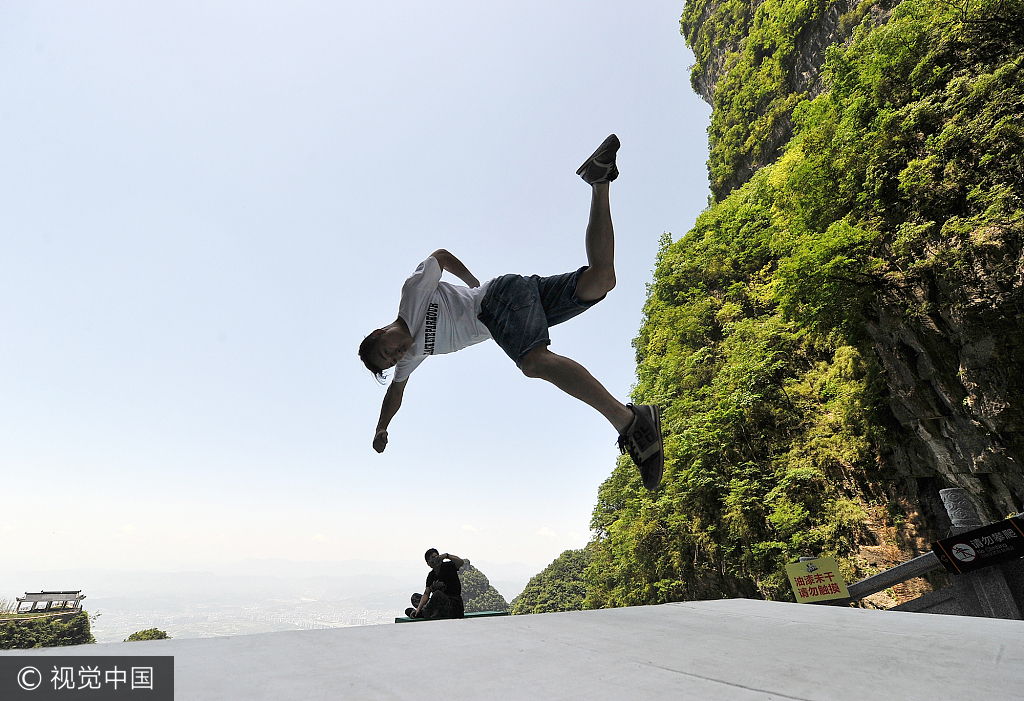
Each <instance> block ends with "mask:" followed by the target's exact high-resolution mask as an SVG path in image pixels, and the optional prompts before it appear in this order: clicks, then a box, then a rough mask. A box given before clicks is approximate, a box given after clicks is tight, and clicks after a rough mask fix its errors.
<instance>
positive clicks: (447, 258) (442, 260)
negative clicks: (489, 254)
mask: <svg viewBox="0 0 1024 701" xmlns="http://www.w3.org/2000/svg"><path fill="white" fill-rule="evenodd" d="M430 255H431V257H432V258H433V259H434V260H436V261H437V264H438V265H440V266H441V270H447V271H448V272H449V273H451V274H452V275H454V276H455V277H457V278H459V279H460V280H462V281H463V282H464V283H466V284H467V285H469V286H470V287H480V281H479V280H477V279H476V276H474V275H473V273H471V272H469V268H467V267H466V266H465V265H463V264H462V261H461V260H459V259H458V258H456V257H455V256H453V255H452V254H451V253H449V252H448V251H446V250H444V249H443V248H439V249H437V250H436V251H434V252H433V253H431V254H430Z"/></svg>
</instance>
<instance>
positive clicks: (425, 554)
mask: <svg viewBox="0 0 1024 701" xmlns="http://www.w3.org/2000/svg"><path fill="white" fill-rule="evenodd" d="M430 553H435V554H437V555H440V554H441V553H439V552H437V548H431V549H430V550H428V551H427V552H425V553H423V559H424V560H426V561H427V562H430Z"/></svg>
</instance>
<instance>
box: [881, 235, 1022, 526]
mask: <svg viewBox="0 0 1024 701" xmlns="http://www.w3.org/2000/svg"><path fill="white" fill-rule="evenodd" d="M988 253H989V255H987V256H984V257H977V258H974V260H973V261H972V262H973V265H971V266H969V267H966V266H965V267H963V268H958V269H956V270H940V271H937V272H936V273H935V274H934V275H933V276H930V279H929V280H927V282H926V284H923V285H920V286H915V287H913V288H911V289H910V290H908V291H907V293H908V294H910V295H912V296H913V299H914V302H916V304H917V306H919V307H930V309H931V311H930V312H929V313H927V314H921V315H916V316H914V317H911V318H907V316H906V315H904V314H899V313H897V312H895V311H894V309H893V307H885V306H880V307H879V308H877V310H876V314H877V316H876V317H875V318H874V319H872V320H871V321H870V322H869V323H868V326H867V331H868V333H869V335H870V338H871V343H872V345H873V347H874V350H875V353H876V354H877V357H878V358H879V360H880V362H881V364H882V366H883V367H884V369H885V376H886V378H887V381H888V395H889V406H890V408H891V410H892V413H893V416H894V417H895V418H896V420H897V421H898V422H899V425H900V426H901V427H902V429H903V431H902V435H903V437H904V441H903V442H899V443H895V444H893V445H891V446H889V447H888V450H886V451H885V454H883V456H882V458H883V459H884V460H886V461H889V462H891V463H892V465H893V467H894V468H895V469H896V471H897V472H898V473H899V474H901V475H902V477H903V479H905V480H908V481H912V482H913V483H914V484H913V485H912V486H910V491H913V492H916V493H917V497H918V499H919V500H920V501H921V504H922V507H923V511H924V515H925V517H926V519H927V521H928V522H929V523H930V525H931V526H932V530H933V531H935V532H936V533H942V534H944V532H945V530H946V529H947V528H948V522H947V519H946V516H945V510H944V509H943V508H942V507H941V505H940V504H939V503H938V500H937V491H938V489H942V488H945V487H951V486H955V487H961V488H963V489H965V490H967V491H968V493H969V494H970V495H971V497H972V500H973V501H974V503H975V505H976V506H977V507H978V511H979V513H980V514H982V515H983V518H986V519H987V520H998V519H1001V518H1003V517H1005V516H1006V515H1007V514H1010V513H1016V512H1019V511H1021V510H1022V506H1021V505H1022V503H1024V470H1022V466H1024V440H1022V439H1024V411H1022V409H1024V371H1022V369H1024V335H1022V329H1024V304H1022V302H1024V299H1022V294H1021V291H1022V289H1024V284H1022V283H1024V257H1022V251H1021V246H1020V239H1019V237H1016V238H1015V240H1005V239H1002V240H1000V241H998V242H993V244H992V246H991V250H990V251H989V252H988ZM897 309H898V307H897Z"/></svg>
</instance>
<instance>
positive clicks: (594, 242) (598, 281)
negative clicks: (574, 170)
mask: <svg viewBox="0 0 1024 701" xmlns="http://www.w3.org/2000/svg"><path fill="white" fill-rule="evenodd" d="M592 187H593V192H592V194H591V198H590V222H589V223H588V224H587V264H588V266H589V267H588V268H587V269H586V270H585V271H583V273H582V274H581V275H580V279H579V283H578V284H577V287H576V298H577V299H579V300H580V301H582V302H590V301H592V300H595V299H601V298H602V297H604V296H605V295H606V294H608V292H609V291H610V290H611V289H612V288H613V287H615V230H614V228H613V227H612V212H611V205H610V204H609V202H608V183H607V182H603V183H596V184H594V185H593V186H592Z"/></svg>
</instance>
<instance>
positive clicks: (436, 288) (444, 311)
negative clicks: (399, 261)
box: [395, 256, 491, 382]
mask: <svg viewBox="0 0 1024 701" xmlns="http://www.w3.org/2000/svg"><path fill="white" fill-rule="evenodd" d="M441 272H442V271H441V265H440V264H439V263H438V262H437V260H436V259H435V258H434V257H433V256H430V257H428V258H427V259H426V260H425V261H423V262H422V263H420V264H419V267H417V268H416V272H414V273H413V274H412V275H410V276H409V279H408V280H406V281H405V284H404V285H402V301H401V302H400V303H399V305H398V316H400V317H401V318H402V321H404V322H405V323H406V325H407V326H408V327H409V332H410V333H411V334H412V346H411V347H410V348H409V351H408V352H407V353H406V354H405V355H404V356H402V359H401V360H399V361H398V365H397V366H396V367H395V382H404V381H405V380H407V379H409V375H411V374H412V371H413V370H415V369H416V368H417V367H418V366H419V364H420V363H422V362H423V360H424V359H425V358H426V357H427V356H428V355H439V354H441V353H454V352H455V351H457V350H461V349H463V348H465V347H467V346H472V345H473V344H475V343H480V342H481V341H486V340H487V339H489V338H490V337H491V332H490V331H488V330H487V327H486V326H484V325H483V324H482V323H480V320H479V319H478V318H477V316H478V315H479V314H480V302H481V301H483V298H484V293H485V292H486V291H487V286H488V285H489V284H490V281H487V282H485V283H484V284H483V285H481V286H480V287H473V288H470V287H463V286H462V285H450V284H448V283H447V282H441Z"/></svg>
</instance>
